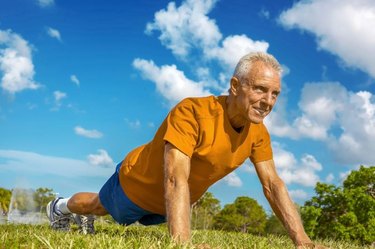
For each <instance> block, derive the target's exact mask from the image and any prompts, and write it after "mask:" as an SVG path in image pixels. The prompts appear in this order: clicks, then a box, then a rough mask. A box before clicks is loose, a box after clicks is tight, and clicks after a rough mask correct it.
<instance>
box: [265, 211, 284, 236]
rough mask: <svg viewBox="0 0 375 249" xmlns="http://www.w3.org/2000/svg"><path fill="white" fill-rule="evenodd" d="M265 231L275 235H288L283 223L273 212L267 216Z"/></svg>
mask: <svg viewBox="0 0 375 249" xmlns="http://www.w3.org/2000/svg"><path fill="white" fill-rule="evenodd" d="M265 232H266V233H271V234H276V235H288V232H287V231H286V230H285V228H284V226H283V224H282V223H281V221H280V220H279V218H277V216H276V215H275V214H274V213H272V214H271V215H270V216H269V217H268V218H267V222H266V227H265Z"/></svg>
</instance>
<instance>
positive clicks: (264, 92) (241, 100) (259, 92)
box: [235, 62, 281, 124]
mask: <svg viewBox="0 0 375 249" xmlns="http://www.w3.org/2000/svg"><path fill="white" fill-rule="evenodd" d="M238 81H240V80H239V79H238ZM239 83H240V84H239V85H238V86H237V87H236V91H235V96H236V107H237V109H238V110H237V111H238V114H239V115H241V118H243V119H244V120H246V121H249V122H252V123H256V124H258V123H261V122H262V121H263V119H264V118H265V117H266V116H267V115H268V114H269V113H270V112H271V110H272V108H273V106H274V105H275V103H276V100H277V97H278V95H279V93H280V90H281V86H280V76H279V74H278V73H277V72H276V71H275V70H274V69H272V68H271V67H269V66H266V65H265V64H264V63H262V62H256V63H254V64H253V67H252V69H251V71H250V73H249V75H248V77H247V79H242V82H239Z"/></svg>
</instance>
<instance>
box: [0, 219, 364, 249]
mask: <svg viewBox="0 0 375 249" xmlns="http://www.w3.org/2000/svg"><path fill="white" fill-rule="evenodd" d="M95 227H96V234H95V235H83V234H80V233H79V231H78V228H77V227H76V226H74V225H73V226H72V231H70V232H59V231H53V230H51V229H50V228H49V226H48V225H47V224H46V225H15V224H7V225H0V248H1V249H3V248H6V249H8V248H77V249H78V248H92V249H101V248H103V249H104V248H105V249H108V248H110V249H112V248H113V249H116V248H147V249H148V248H198V245H202V244H206V246H207V247H204V248H253V249H263V248H264V249H268V248H270V249H273V248H275V249H288V248H294V246H293V244H292V242H291V241H290V240H289V238H287V237H277V236H273V235H268V236H265V237H262V236H254V235H250V234H243V233H234V232H233V233H232V232H231V233H228V232H223V231H193V235H192V243H191V244H189V245H185V246H178V245H176V244H175V243H173V242H172V241H171V239H170V237H169V236H168V231H167V229H166V227H165V226H149V227H144V226H128V227H124V226H120V225H116V224H106V223H98V224H96V226H95ZM319 243H321V244H324V245H325V246H328V247H330V248H340V249H356V248H358V249H359V248H368V249H370V247H361V246H358V245H354V244H350V243H347V242H337V241H327V240H325V241H319ZM208 246H209V247H208Z"/></svg>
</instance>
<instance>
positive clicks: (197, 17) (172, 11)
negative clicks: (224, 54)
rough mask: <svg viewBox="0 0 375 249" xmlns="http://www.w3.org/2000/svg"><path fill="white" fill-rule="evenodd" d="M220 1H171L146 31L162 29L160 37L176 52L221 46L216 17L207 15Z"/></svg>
mask: <svg viewBox="0 0 375 249" xmlns="http://www.w3.org/2000/svg"><path fill="white" fill-rule="evenodd" d="M215 3H216V0H187V1H185V2H183V3H182V4H181V6H179V7H176V4H175V3H174V2H170V3H169V4H168V6H167V9H166V10H160V11H158V12H156V13H155V19H154V22H153V23H148V24H147V27H146V33H148V34H151V32H152V31H154V30H159V31H160V32H161V34H160V36H159V39H160V41H161V42H162V44H163V45H165V46H166V47H167V48H169V49H171V50H172V52H173V54H175V55H177V56H181V57H185V56H187V55H188V54H189V52H190V50H191V49H193V48H194V46H197V47H202V48H210V47H215V46H217V43H218V42H219V41H220V39H221V37H222V35H221V33H220V31H219V28H218V27H217V25H216V23H215V21H214V20H211V19H209V18H208V17H207V16H206V15H207V14H208V13H209V12H210V11H211V9H212V8H213V7H214V5H215Z"/></svg>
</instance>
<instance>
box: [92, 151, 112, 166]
mask: <svg viewBox="0 0 375 249" xmlns="http://www.w3.org/2000/svg"><path fill="white" fill-rule="evenodd" d="M87 160H88V161H89V163H90V164H92V165H95V166H103V167H111V166H113V165H114V163H113V160H112V158H111V157H110V156H109V155H108V152H107V151H105V150H103V149H99V150H98V154H90V155H88V156H87Z"/></svg>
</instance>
